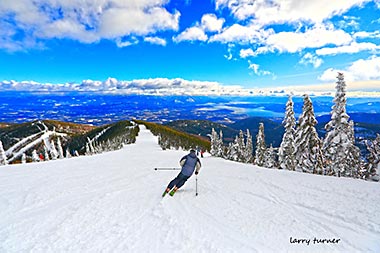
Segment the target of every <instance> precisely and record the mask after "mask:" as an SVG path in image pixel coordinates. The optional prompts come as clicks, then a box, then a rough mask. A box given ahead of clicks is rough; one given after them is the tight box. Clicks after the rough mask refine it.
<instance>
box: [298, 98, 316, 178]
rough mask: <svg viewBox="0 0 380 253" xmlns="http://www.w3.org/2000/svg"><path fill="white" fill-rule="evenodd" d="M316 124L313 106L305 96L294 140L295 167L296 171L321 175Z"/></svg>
mask: <svg viewBox="0 0 380 253" xmlns="http://www.w3.org/2000/svg"><path fill="white" fill-rule="evenodd" d="M316 124H317V120H316V119H315V116H314V109H313V104H312V102H311V99H310V97H309V96H308V95H306V94H305V95H304V104H303V107H302V114H301V116H300V118H299V120H298V127H297V131H296V139H295V143H296V152H295V157H296V160H297V161H298V163H297V165H296V170H297V171H302V172H308V173H318V174H322V173H323V155H322V151H321V140H320V139H319V137H318V134H317V131H316V129H315V125H316Z"/></svg>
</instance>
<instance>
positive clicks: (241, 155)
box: [237, 130, 245, 162]
mask: <svg viewBox="0 0 380 253" xmlns="http://www.w3.org/2000/svg"><path fill="white" fill-rule="evenodd" d="M237 147H238V150H237V153H238V161H239V162H245V143H244V133H243V131H242V130H240V132H239V136H237Z"/></svg>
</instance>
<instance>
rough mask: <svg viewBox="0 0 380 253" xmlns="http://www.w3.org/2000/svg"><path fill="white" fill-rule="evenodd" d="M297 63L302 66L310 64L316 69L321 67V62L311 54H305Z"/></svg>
mask: <svg viewBox="0 0 380 253" xmlns="http://www.w3.org/2000/svg"><path fill="white" fill-rule="evenodd" d="M299 63H301V64H304V65H308V64H312V65H313V67H314V68H318V67H319V66H321V65H322V63H323V60H322V59H321V58H318V57H317V56H315V55H313V54H311V53H306V54H305V55H304V56H303V57H302V59H301V60H300V62H299Z"/></svg>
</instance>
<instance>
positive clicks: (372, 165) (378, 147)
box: [361, 134, 380, 179]
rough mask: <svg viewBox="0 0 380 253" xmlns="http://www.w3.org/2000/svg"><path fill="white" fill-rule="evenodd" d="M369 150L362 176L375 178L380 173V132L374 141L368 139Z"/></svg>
mask: <svg viewBox="0 0 380 253" xmlns="http://www.w3.org/2000/svg"><path fill="white" fill-rule="evenodd" d="M366 146H367V150H368V152H369V153H368V155H367V161H368V163H367V164H366V166H365V170H364V171H363V173H362V175H361V177H362V178H364V179H370V178H374V177H375V176H377V177H378V176H379V175H380V168H379V165H380V134H377V136H376V139H375V140H373V141H366Z"/></svg>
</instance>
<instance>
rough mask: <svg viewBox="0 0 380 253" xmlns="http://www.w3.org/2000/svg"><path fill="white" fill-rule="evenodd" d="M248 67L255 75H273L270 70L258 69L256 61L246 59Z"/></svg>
mask: <svg viewBox="0 0 380 253" xmlns="http://www.w3.org/2000/svg"><path fill="white" fill-rule="evenodd" d="M248 64H249V66H248V69H251V70H253V73H255V75H257V76H268V75H273V73H272V72H270V71H267V70H261V69H260V65H258V64H256V63H252V62H251V61H248Z"/></svg>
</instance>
